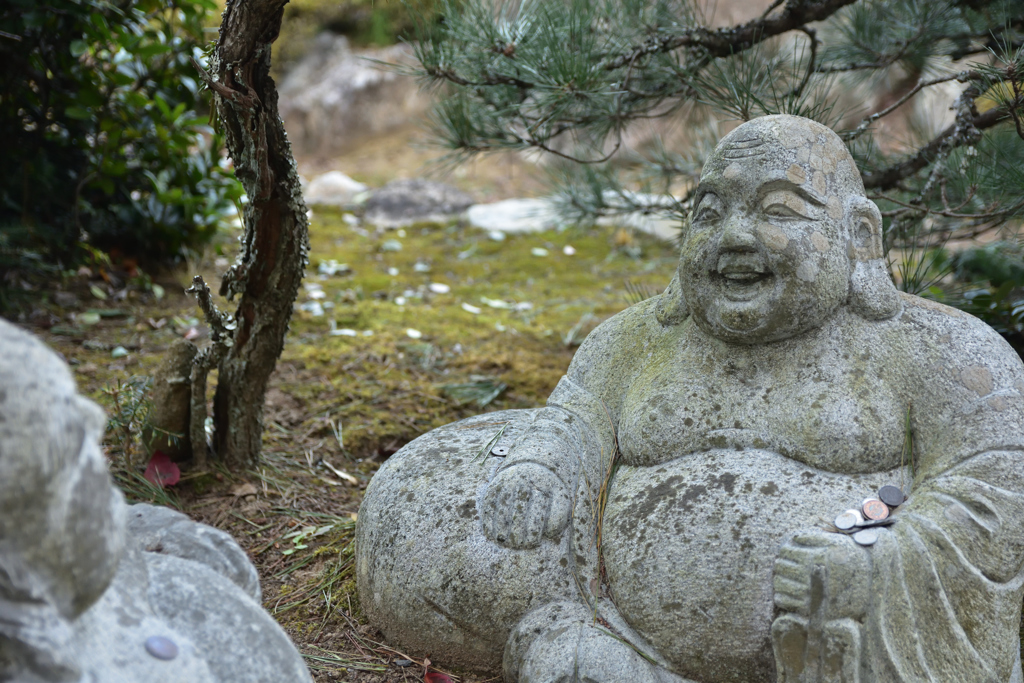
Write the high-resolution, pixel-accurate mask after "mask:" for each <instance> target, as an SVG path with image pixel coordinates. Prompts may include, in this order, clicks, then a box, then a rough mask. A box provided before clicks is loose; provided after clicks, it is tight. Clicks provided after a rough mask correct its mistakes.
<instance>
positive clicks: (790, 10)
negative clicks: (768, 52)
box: [600, 0, 857, 71]
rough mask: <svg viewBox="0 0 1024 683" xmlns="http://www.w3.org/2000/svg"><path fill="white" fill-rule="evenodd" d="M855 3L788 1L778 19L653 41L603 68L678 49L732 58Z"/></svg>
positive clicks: (844, 0) (845, 0)
mask: <svg viewBox="0 0 1024 683" xmlns="http://www.w3.org/2000/svg"><path fill="white" fill-rule="evenodd" d="M855 2H857V0H819V1H818V2H807V1H801V0H788V2H787V3H786V8H785V9H784V10H783V11H782V13H781V14H779V15H778V16H775V17H771V18H769V17H765V16H762V17H761V18H760V19H755V20H753V21H748V22H747V23H745V24H741V25H739V26H733V27H730V28H720V29H717V30H714V31H712V30H709V29H706V28H696V29H690V30H688V31H684V32H683V33H682V34H678V35H674V36H664V37H655V38H650V39H648V40H646V41H644V43H642V44H641V45H638V46H636V47H634V48H633V49H632V50H629V51H628V52H626V53H624V54H621V55H618V56H616V57H613V58H611V59H608V60H606V61H605V62H604V63H603V64H602V65H601V67H600V68H602V69H604V70H606V71H611V70H613V69H619V68H622V67H624V66H627V65H628V64H631V63H633V62H635V61H636V60H637V59H639V58H641V57H646V56H648V55H655V54H661V53H666V52H672V51H673V50H677V49H679V48H693V49H698V50H700V51H701V52H703V53H705V54H706V55H707V56H708V57H712V58H714V57H729V56H731V55H734V54H736V53H737V52H742V51H743V50H747V49H749V48H751V47H753V46H754V45H757V44H758V43H761V42H763V41H765V40H767V39H769V38H772V37H774V36H778V35H781V34H783V33H786V32H788V31H792V30H795V29H799V28H800V27H802V26H804V25H805V24H808V23H810V22H813V21H821V20H823V19H827V18H828V17H830V16H832V15H833V14H835V13H836V12H838V11H839V10H840V9H842V8H843V7H846V6H847V5H852V4H853V3H855Z"/></svg>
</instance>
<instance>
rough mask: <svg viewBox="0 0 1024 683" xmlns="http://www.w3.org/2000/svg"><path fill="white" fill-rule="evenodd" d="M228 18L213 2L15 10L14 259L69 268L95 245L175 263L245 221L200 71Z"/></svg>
mask: <svg viewBox="0 0 1024 683" xmlns="http://www.w3.org/2000/svg"><path fill="white" fill-rule="evenodd" d="M215 10H216V5H215V3H214V2H213V0H134V1H133V0H47V1H46V2H38V1H37V0H7V2H5V3H3V9H0V139H2V140H3V141H4V161H5V163H4V164H2V165H0V231H2V232H3V233H4V234H5V240H4V242H5V247H6V249H7V250H8V253H20V254H24V253H25V252H30V253H31V252H35V253H41V254H43V255H45V258H48V259H51V260H57V261H59V262H61V263H63V264H64V265H65V266H66V265H70V264H71V263H73V262H75V261H76V260H77V259H78V258H79V257H80V256H81V255H82V251H81V250H80V249H78V248H77V245H79V244H80V243H82V242H86V243H89V244H91V245H94V246H97V247H100V248H103V249H115V248H116V249H117V250H119V251H121V252H124V253H128V254H133V255H137V256H148V257H150V258H157V259H165V258H167V257H173V256H174V255H177V254H179V253H180V252H181V250H182V248H183V247H193V246H197V245H199V244H201V243H202V242H203V241H205V240H208V239H209V238H210V237H211V236H212V234H213V233H214V231H215V230H216V227H217V225H218V222H219V221H221V220H222V219H223V218H224V217H225V216H226V215H227V214H229V213H233V211H234V208H235V206H236V202H237V201H238V200H239V199H240V198H241V195H242V191H241V186H240V185H239V184H238V182H237V181H236V180H235V179H234V177H233V174H232V173H231V172H230V170H229V167H228V164H227V162H226V160H224V159H223V157H222V156H221V149H222V146H223V145H222V138H221V136H220V135H219V134H218V133H216V132H215V130H214V129H213V127H212V126H211V125H210V122H209V121H208V120H207V116H206V115H203V114H201V113H199V112H201V111H203V110H206V111H208V106H207V104H206V102H205V101H204V99H205V97H204V93H202V92H201V88H200V86H199V84H198V83H197V81H196V78H195V76H196V72H195V68H194V67H193V66H192V64H191V60H192V59H193V58H195V59H197V60H200V61H202V60H203V58H204V54H203V46H204V45H205V44H206V42H207V36H206V35H205V31H206V26H207V24H208V22H209V19H210V18H211V17H212V13H213V12H214V11H215ZM22 260H24V259H22ZM8 265H11V264H8Z"/></svg>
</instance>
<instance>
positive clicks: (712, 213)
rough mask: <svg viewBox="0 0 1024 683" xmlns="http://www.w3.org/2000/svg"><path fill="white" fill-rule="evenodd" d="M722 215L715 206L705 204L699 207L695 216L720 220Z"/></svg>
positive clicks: (696, 218) (708, 219) (703, 219)
mask: <svg viewBox="0 0 1024 683" xmlns="http://www.w3.org/2000/svg"><path fill="white" fill-rule="evenodd" d="M721 217H722V216H721V214H719V213H718V211H717V210H716V209H715V207H713V206H707V205H704V206H701V207H700V208H699V209H697V215H696V216H695V217H694V220H697V221H714V220H718V219H719V218H721Z"/></svg>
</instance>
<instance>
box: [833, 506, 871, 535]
mask: <svg viewBox="0 0 1024 683" xmlns="http://www.w3.org/2000/svg"><path fill="white" fill-rule="evenodd" d="M862 521H864V520H862V519H860V515H858V514H856V512H855V511H854V510H847V511H846V512H844V513H843V514H841V515H839V516H838V517H836V521H835V525H836V528H837V529H841V530H842V531H847V530H849V529H852V528H853V527H855V526H857V525H858V523H860V522H862Z"/></svg>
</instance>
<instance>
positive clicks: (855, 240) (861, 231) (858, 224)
mask: <svg viewBox="0 0 1024 683" xmlns="http://www.w3.org/2000/svg"><path fill="white" fill-rule="evenodd" d="M848 211H849V215H850V221H851V225H850V244H851V246H852V247H853V248H852V253H851V254H850V258H851V259H852V260H854V261H873V260H875V259H880V258H882V256H883V247H882V213H881V212H880V211H879V210H878V207H877V206H876V205H875V203H874V202H873V201H871V200H870V199H868V198H867V197H854V198H852V199H851V200H850V202H849V208H848Z"/></svg>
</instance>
